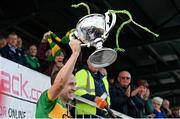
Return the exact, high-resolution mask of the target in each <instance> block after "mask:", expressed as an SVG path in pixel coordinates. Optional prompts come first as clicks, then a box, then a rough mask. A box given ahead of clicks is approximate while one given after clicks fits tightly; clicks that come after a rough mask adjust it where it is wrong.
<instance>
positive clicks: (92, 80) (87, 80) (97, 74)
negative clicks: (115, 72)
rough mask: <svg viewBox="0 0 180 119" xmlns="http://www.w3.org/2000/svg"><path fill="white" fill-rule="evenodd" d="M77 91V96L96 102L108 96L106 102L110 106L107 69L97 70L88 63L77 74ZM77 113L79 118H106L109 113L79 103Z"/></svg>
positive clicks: (77, 103)
mask: <svg viewBox="0 0 180 119" xmlns="http://www.w3.org/2000/svg"><path fill="white" fill-rule="evenodd" d="M75 79H76V91H75V95H76V96H80V97H83V98H85V99H88V100H90V101H93V102H96V103H97V100H98V99H101V96H102V95H104V94H105V95H106V98H105V99H104V101H105V102H106V103H107V105H110V96H109V84H108V81H107V72H106V69H105V68H96V67H93V66H92V65H91V64H89V63H87V66H85V67H84V68H82V69H80V70H79V71H78V72H77V73H76V74H75ZM75 113H76V114H77V117H79V118H80V117H85V118H89V117H94V116H95V115H99V116H101V117H106V116H107V113H106V112H105V111H103V110H100V109H98V108H96V107H94V106H90V105H88V104H85V103H82V102H79V101H77V102H76V108H75ZM95 117H96V116H95Z"/></svg>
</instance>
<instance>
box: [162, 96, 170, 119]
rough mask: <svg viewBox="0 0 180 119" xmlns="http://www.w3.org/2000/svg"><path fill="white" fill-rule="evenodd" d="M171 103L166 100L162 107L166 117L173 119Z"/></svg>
mask: <svg viewBox="0 0 180 119" xmlns="http://www.w3.org/2000/svg"><path fill="white" fill-rule="evenodd" d="M169 107H170V102H169V100H167V99H164V100H163V102H162V107H161V110H162V111H163V112H164V113H165V114H166V117H168V118H171V117H172V112H171V110H170V108H169Z"/></svg>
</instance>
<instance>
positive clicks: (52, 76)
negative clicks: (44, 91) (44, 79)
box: [51, 70, 59, 85]
mask: <svg viewBox="0 0 180 119" xmlns="http://www.w3.org/2000/svg"><path fill="white" fill-rule="evenodd" d="M58 72H59V70H57V71H55V72H54V73H53V74H52V75H51V85H53V83H54V80H55V78H56V76H57V74H58Z"/></svg>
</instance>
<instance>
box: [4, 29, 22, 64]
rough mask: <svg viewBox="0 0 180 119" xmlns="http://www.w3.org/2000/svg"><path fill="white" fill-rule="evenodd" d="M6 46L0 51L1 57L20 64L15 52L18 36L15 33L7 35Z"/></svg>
mask: <svg viewBox="0 0 180 119" xmlns="http://www.w3.org/2000/svg"><path fill="white" fill-rule="evenodd" d="M7 42H8V43H7V44H6V46H4V47H3V48H2V49H1V55H2V57H5V58H7V59H9V60H11V61H14V62H16V63H21V57H20V55H19V54H18V52H17V42H18V36H17V34H15V33H11V34H9V35H8V38H7Z"/></svg>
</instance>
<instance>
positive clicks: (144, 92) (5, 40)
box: [0, 32, 180, 118]
mask: <svg viewBox="0 0 180 119" xmlns="http://www.w3.org/2000/svg"><path fill="white" fill-rule="evenodd" d="M48 35H50V32H46V33H45V34H44V35H43V36H42V40H41V42H40V43H39V44H30V45H29V47H28V48H24V47H23V39H22V38H21V36H19V35H17V34H16V33H10V34H9V35H8V36H7V37H2V36H1V37H0V56H2V57H4V58H7V59H9V60H11V61H14V62H16V63H18V64H21V65H23V66H26V67H29V68H31V69H33V70H36V71H39V72H41V73H43V74H45V75H48V76H51V75H52V74H53V72H56V71H58V70H60V69H61V68H62V67H63V66H64V63H65V58H66V52H65V50H63V49H61V53H59V54H56V55H55V57H54V58H53V60H52V59H51V60H49V57H50V56H51V55H52V53H51V48H50V46H49V43H48V38H47V36H48ZM107 75H108V76H109V75H111V76H110V77H109V78H108V81H109V94H110V100H111V105H110V106H111V108H112V109H114V110H116V111H119V112H121V113H123V114H126V115H128V116H131V117H134V118H180V107H178V106H175V107H171V106H170V101H169V100H167V99H163V98H162V97H159V96H157V97H151V94H150V88H149V84H148V82H147V81H146V80H144V79H140V80H138V81H137V83H136V84H133V83H132V79H133V78H132V77H131V74H130V73H129V72H128V71H125V70H124V71H120V72H119V74H118V76H117V79H116V78H115V77H114V75H112V74H107Z"/></svg>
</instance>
